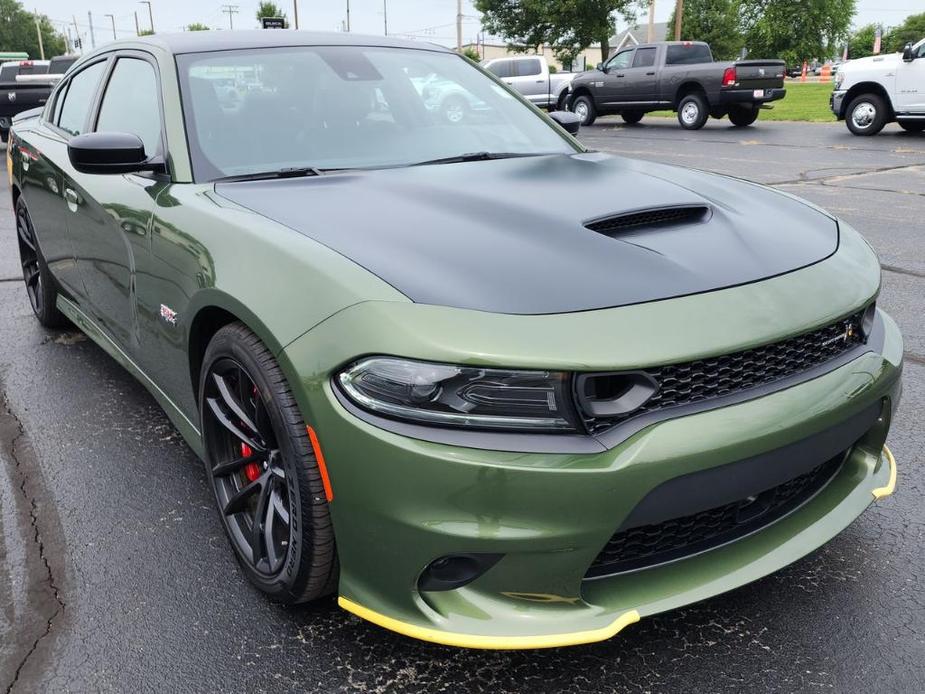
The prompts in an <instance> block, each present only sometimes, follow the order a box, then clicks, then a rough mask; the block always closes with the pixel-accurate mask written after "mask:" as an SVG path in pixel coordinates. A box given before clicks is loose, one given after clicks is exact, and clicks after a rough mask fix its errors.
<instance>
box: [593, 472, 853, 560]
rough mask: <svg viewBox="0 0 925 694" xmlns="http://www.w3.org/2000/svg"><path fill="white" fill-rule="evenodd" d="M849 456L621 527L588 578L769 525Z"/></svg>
mask: <svg viewBox="0 0 925 694" xmlns="http://www.w3.org/2000/svg"><path fill="white" fill-rule="evenodd" d="M844 458H845V456H844V454H840V455H838V456H837V457H835V458H832V459H831V460H829V461H827V462H825V463H822V464H821V465H819V466H817V467H815V468H813V469H812V470H810V471H809V472H807V473H805V474H803V475H800V476H799V477H795V478H793V479H791V480H788V481H787V482H784V483H783V484H781V485H779V486H777V487H772V488H771V489H769V490H767V491H764V492H762V493H761V494H758V495H757V496H754V497H750V498H748V499H742V500H739V501H735V502H733V503H730V504H726V505H725V506H718V507H716V508H711V509H708V510H706V511H701V512H699V513H695V514H692V515H690V516H684V517H681V518H673V519H671V520H667V521H665V522H663V523H657V524H655V525H643V526H639V527H636V528H629V529H627V530H620V531H618V532H616V533H615V534H614V536H613V537H611V538H610V541H609V542H608V543H607V545H606V546H605V547H604V549H603V550H601V552H600V554H599V555H598V556H597V558H596V559H595V560H594V563H593V564H592V565H591V568H590V569H588V572H587V574H586V578H594V577H600V576H609V575H613V574H617V573H624V572H626V571H635V570H638V569H643V568H646V567H649V566H654V565H656V564H662V563H664V562H667V561H671V560H674V559H680V558H682V557H685V556H690V555H692V554H696V553H699V552H703V551H706V550H708V549H712V548H715V547H718V546H719V545H722V544H726V543H727V542H731V541H732V540H735V539H738V538H741V537H743V536H744V535H747V534H749V533H752V532H754V531H755V530H759V529H760V528H763V527H765V526H768V525H770V524H771V523H773V522H774V521H777V520H779V519H781V518H782V517H783V516H785V515H787V514H788V513H790V512H791V511H793V510H795V509H796V508H798V507H799V506H801V505H802V504H804V503H805V502H806V501H808V500H809V499H810V498H812V497H813V496H814V495H815V494H816V493H817V492H818V491H819V490H820V489H822V488H823V487H824V486H825V485H826V484H827V483H828V482H829V480H831V479H832V477H834V476H835V473H836V472H838V470H839V468H840V467H841V464H842V462H843V461H844Z"/></svg>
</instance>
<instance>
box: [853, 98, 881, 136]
mask: <svg viewBox="0 0 925 694" xmlns="http://www.w3.org/2000/svg"><path fill="white" fill-rule="evenodd" d="M845 113H846V116H845V124H846V125H847V126H848V130H850V131H851V132H852V133H854V134H855V135H876V134H877V133H879V132H880V131H881V130H883V126H884V125H886V118H887V107H886V103H885V102H884V101H883V99H882V98H881V97H879V96H877V95H876V94H861V95H860V96H858V97H855V98H854V99H852V100H851V103H850V104H848V109H847V111H845Z"/></svg>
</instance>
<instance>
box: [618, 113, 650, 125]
mask: <svg viewBox="0 0 925 694" xmlns="http://www.w3.org/2000/svg"><path fill="white" fill-rule="evenodd" d="M644 115H645V113H643V112H642V111H623V112H622V113H621V114H620V117H621V118H622V119H623V122H624V123H627V124H629V125H635V124H636V123H638V122H639V121H641V120H642V117H643V116H644Z"/></svg>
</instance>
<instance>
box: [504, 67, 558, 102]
mask: <svg viewBox="0 0 925 694" xmlns="http://www.w3.org/2000/svg"><path fill="white" fill-rule="evenodd" d="M512 62H513V63H514V65H513V68H514V74H513V75H512V76H511V77H510V78H509V79H510V82H509V84H511V85H513V87H514V89H516V90H517V91H519V92H520V93H521V94H523V95H524V96H525V97H526V98H527V99H529V100H530V101H532V102H533V103H534V104H536V105H537V106H545V105H546V104H547V103H548V102H549V79H548V77H546V76H545V75H544V74H543V62H542V61H541V60H540V59H539V58H517V59H516V60H514V61H512Z"/></svg>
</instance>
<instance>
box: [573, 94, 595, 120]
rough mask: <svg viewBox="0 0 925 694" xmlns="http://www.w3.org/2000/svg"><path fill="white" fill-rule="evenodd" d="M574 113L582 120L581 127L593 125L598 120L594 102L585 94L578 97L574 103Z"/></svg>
mask: <svg viewBox="0 0 925 694" xmlns="http://www.w3.org/2000/svg"><path fill="white" fill-rule="evenodd" d="M572 113H574V114H575V115H576V116H578V117H579V118H580V119H581V125H582V126H587V125H593V124H594V121H595V120H596V119H597V109H596V108H594V100H593V99H592V98H591V97H590V96H587V95H585V94H582V95H581V96H579V97H577V98H576V99H574V100H573V101H572Z"/></svg>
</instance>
